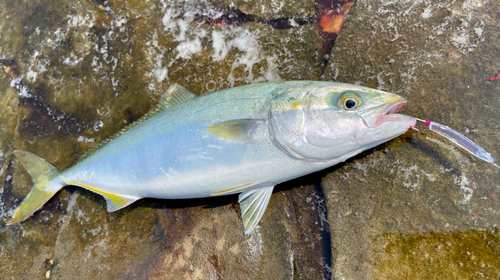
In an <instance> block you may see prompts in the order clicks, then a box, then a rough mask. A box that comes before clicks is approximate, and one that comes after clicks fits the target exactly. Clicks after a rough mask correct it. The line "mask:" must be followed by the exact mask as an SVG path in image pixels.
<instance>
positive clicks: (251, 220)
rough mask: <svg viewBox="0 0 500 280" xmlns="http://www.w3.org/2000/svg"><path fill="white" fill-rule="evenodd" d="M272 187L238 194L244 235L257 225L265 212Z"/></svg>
mask: <svg viewBox="0 0 500 280" xmlns="http://www.w3.org/2000/svg"><path fill="white" fill-rule="evenodd" d="M273 188H274V186H271V187H263V188H258V189H253V190H249V191H246V192H243V193H241V194H240V197H239V200H238V202H239V203H240V209H241V218H242V219H243V225H244V226H245V234H247V233H250V232H251V231H252V230H253V229H254V228H255V227H256V226H257V224H258V223H259V221H260V219H261V218H262V215H264V212H265V211H266V207H267V204H268V203H269V199H270V198H271V194H272V193H273Z"/></svg>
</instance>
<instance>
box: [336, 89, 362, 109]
mask: <svg viewBox="0 0 500 280" xmlns="http://www.w3.org/2000/svg"><path fill="white" fill-rule="evenodd" d="M338 105H339V107H340V108H342V109H344V110H352V109H356V108H358V107H359V106H360V105H361V100H360V99H359V97H358V96H357V95H356V94H354V93H351V92H349V93H343V94H342V95H341V96H340V98H339V103H338Z"/></svg>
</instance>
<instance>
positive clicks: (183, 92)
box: [80, 84, 196, 160]
mask: <svg viewBox="0 0 500 280" xmlns="http://www.w3.org/2000/svg"><path fill="white" fill-rule="evenodd" d="M194 97H196V94H194V93H192V92H191V91H189V90H188V89H187V88H185V87H183V86H181V85H179V84H173V85H171V86H170V87H169V88H168V89H167V91H166V92H165V93H164V94H163V95H162V96H161V98H160V102H158V105H156V106H155V107H153V109H151V110H149V112H147V113H146V114H145V115H144V116H142V117H140V118H139V119H138V120H136V121H135V122H133V123H131V124H130V125H128V126H126V127H124V128H123V129H122V130H120V131H118V132H117V133H115V134H114V135H113V136H111V137H109V138H107V139H106V140H103V141H101V142H99V143H98V144H97V145H95V146H94V147H92V148H91V149H89V150H88V151H87V152H86V153H85V154H84V155H83V156H82V158H81V159H80V160H82V159H84V158H87V157H88V156H90V155H91V154H93V153H94V152H95V151H97V150H98V149H99V148H101V147H102V146H104V145H106V144H107V143H109V142H111V140H113V139H115V138H117V137H119V136H121V135H122V134H123V133H125V132H127V131H128V130H129V129H131V128H133V127H135V126H137V125H138V124H140V123H142V122H144V121H145V120H147V119H149V118H151V117H152V116H154V115H156V114H157V113H158V112H160V111H164V110H167V109H168V108H172V107H174V106H176V105H179V104H182V103H184V102H187V101H188V100H190V99H192V98H194Z"/></svg>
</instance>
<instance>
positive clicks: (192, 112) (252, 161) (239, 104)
mask: <svg viewBox="0 0 500 280" xmlns="http://www.w3.org/2000/svg"><path fill="white" fill-rule="evenodd" d="M405 103H406V100H405V99H403V98H402V97H400V96H397V95H395V94H391V93H387V92H383V91H379V90H375V89H371V88H366V87H362V86H356V85H350V84H342V83H333V82H313V81H289V82H275V83H262V84H254V85H247V86H241V87H235V88H231V89H225V90H220V91H216V92H212V93H208V94H204V95H202V96H196V95H195V94H193V93H192V92H190V91H189V90H187V89H186V88H184V87H182V86H180V85H177V84H174V85H172V86H171V87H170V88H169V89H168V90H167V92H166V93H165V94H164V95H163V96H162V98H161V99H160V102H159V104H158V105H157V106H156V107H155V108H154V109H152V110H151V111H150V112H149V113H148V114H146V115H145V116H144V117H142V118H141V119H139V120H138V121H136V122H135V123H133V124H132V125H130V126H128V127H126V128H125V129H123V130H122V131H120V132H118V133H117V134H116V135H114V136H113V137H111V138H110V139H108V140H106V141H104V142H102V143H100V144H98V145H97V146H96V147H94V148H93V149H91V150H90V151H88V152H87V153H86V154H85V155H83V157H82V159H81V160H80V161H79V162H78V163H77V164H76V165H74V166H73V167H71V168H68V169H66V170H64V171H59V170H57V169H56V168H55V167H54V166H52V165H51V164H49V163H48V162H46V161H45V160H43V159H41V158H39V157H37V156H36V155H34V154H32V153H29V152H26V151H15V152H14V154H15V155H16V157H17V158H18V159H19V161H20V162H21V163H22V165H23V166H24V167H25V168H26V170H27V171H28V173H29V174H30V175H31V177H32V178H33V181H34V186H33V188H32V190H31V192H30V193H29V194H28V196H27V197H26V198H25V199H24V201H23V202H22V203H21V205H20V206H19V207H18V208H17V209H16V211H15V213H14V215H13V217H12V218H11V219H10V220H9V221H8V222H7V224H8V225H12V224H15V223H19V222H21V221H23V220H25V219H26V218H28V217H29V216H31V215H32V214H33V213H34V212H35V211H37V210H38V209H39V208H40V207H41V206H42V205H43V204H45V203H46V202H47V201H48V200H49V199H50V198H51V197H52V196H53V195H54V194H55V193H56V192H57V191H59V190H60V189H61V188H62V187H64V186H66V185H75V186H80V187H82V188H85V189H88V190H90V191H93V192H96V193H98V194H101V195H102V196H104V198H105V199H106V201H107V206H108V207H107V208H108V211H110V212H111V211H116V210H118V209H121V208H123V207H126V206H127V205H130V204H131V203H133V202H134V201H136V200H138V199H141V198H145V197H154V198H164V199H179V198H184V199H185V198H199V197H209V196H218V195H227V194H234V193H241V194H240V195H239V203H240V208H241V215H242V220H243V225H244V227H245V233H249V232H250V231H252V230H253V229H254V228H255V226H256V225H257V223H258V222H259V221H260V219H261V217H262V215H263V214H264V211H265V209H266V207H267V204H268V202H269V199H270V197H271V194H272V191H273V188H274V186H275V185H277V184H279V183H281V182H284V181H288V180H291V179H294V178H297V177H300V176H303V175H305V174H308V173H312V172H315V171H318V170H321V169H324V168H327V167H329V166H332V165H334V164H337V163H339V162H342V161H345V160H346V159H348V158H350V157H352V156H354V155H356V154H359V153H361V152H362V151H364V150H366V149H369V148H371V147H374V146H377V145H379V144H381V143H383V142H386V141H388V140H390V139H392V138H394V137H397V136H398V135H400V134H402V133H404V132H406V131H407V130H409V129H410V128H412V127H413V126H414V125H415V122H416V120H415V119H414V118H412V117H409V116H405V115H400V114H396V112H398V111H399V110H400V109H401V108H402V107H403V106H404V105H405Z"/></svg>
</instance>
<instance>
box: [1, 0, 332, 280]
mask: <svg viewBox="0 0 500 280" xmlns="http://www.w3.org/2000/svg"><path fill="white" fill-rule="evenodd" d="M210 5H212V4H203V3H201V2H200V3H195V4H192V5H191V4H189V3H185V2H163V1H126V2H124V1H76V2H74V3H72V4H71V5H61V4H60V3H55V2H54V3H52V2H50V1H49V2H47V1H34V2H29V3H22V4H21V3H11V2H8V3H0V13H2V17H3V18H7V17H8V18H9V19H10V20H9V21H7V22H6V24H5V25H2V26H0V28H1V32H0V33H2V37H0V41H1V44H0V51H1V56H2V57H8V58H9V59H12V61H15V62H16V63H17V66H18V68H17V72H16V73H14V72H13V71H9V72H8V73H5V75H4V76H3V77H2V79H1V80H0V87H1V89H2V90H1V91H0V92H2V94H3V95H2V99H1V100H2V101H1V102H2V108H4V107H3V106H5V108H7V109H6V110H5V112H4V114H3V115H2V116H0V131H1V133H0V141H1V142H0V144H1V146H0V148H1V149H0V150H1V151H2V154H1V155H0V159H1V160H2V169H1V170H2V171H1V172H0V179H2V181H4V182H5V184H4V185H3V188H2V191H3V192H2V193H0V199H1V203H2V204H1V210H2V212H1V214H2V216H1V217H2V218H4V219H5V218H8V217H10V216H11V214H12V210H13V209H14V208H15V207H16V206H17V205H18V204H19V203H20V202H21V200H22V199H23V198H24V197H25V196H26V195H27V193H28V192H29V190H30V188H31V184H32V183H31V179H30V177H29V175H28V174H27V173H26V172H25V171H24V169H23V167H22V166H21V165H20V164H19V162H18V161H17V160H16V159H15V158H14V157H13V156H12V155H11V153H12V150H14V149H22V150H29V151H31V152H33V153H35V154H37V155H39V156H40V157H42V158H45V159H46V160H47V161H49V162H51V163H52V164H54V165H55V166H57V167H59V168H61V169H66V168H68V167H70V166H72V165H74V164H75V163H76V162H77V161H78V160H79V159H80V157H81V156H82V155H83V154H84V153H85V151H86V150H88V149H89V148H91V147H93V146H94V145H96V144H97V143H98V142H100V141H102V140H104V139H106V138H108V137H110V136H111V135H113V134H114V133H116V132H118V131H119V130H120V129H122V128H123V127H125V126H127V125H129V124H131V123H132V122H133V121H135V120H136V119H138V118H139V117H141V116H142V115H143V114H145V113H146V112H148V111H149V110H150V109H151V108H152V107H154V106H155V105H156V104H157V101H158V99H159V98H160V96H161V95H162V94H163V92H164V91H165V90H166V89H167V88H168V87H169V86H170V85H171V84H173V83H179V84H182V85H184V86H186V87H187V88H189V89H190V90H192V91H193V92H195V93H196V94H203V93H205V92H208V91H213V90H217V89H221V88H228V87H231V86H237V85H242V84H247V83H256V82H264V81H278V80H290V79H311V80H315V79H317V78H318V77H319V75H320V73H321V67H322V53H321V52H322V43H321V34H320V33H319V31H318V30H317V29H316V28H315V27H313V26H307V25H303V26H296V27H294V28H290V29H280V30H277V29H274V28H272V27H271V26H268V25H266V24H263V23H257V22H253V21H248V22H245V21H240V22H238V21H237V22H231V21H228V22H227V23H226V22H223V24H219V23H218V22H217V21H216V19H218V18H219V17H224V16H225V14H224V13H226V12H227V11H228V10H230V9H229V8H228V7H227V5H224V4H223V3H219V2H217V3H213V5H212V6H213V7H215V8H213V9H208V10H204V9H205V8H207V7H208V6H210ZM212 6H210V7H212ZM23 13H26V15H25V16H19V15H24V14H23ZM14 14H15V15H18V16H15V17H14V16H9V15H14ZM281 16H282V15H280V17H281ZM207 18H208V19H207ZM12 73H14V74H15V77H14V76H12V75H11V74H12ZM9 176H10V177H9ZM316 179H317V178H316ZM318 180H319V179H317V180H316V181H314V180H313V181H311V182H305V183H304V184H307V185H308V186H306V187H300V186H301V185H304V184H303V183H301V182H299V183H297V182H296V183H292V185H286V186H285V187H284V188H285V189H284V190H285V191H284V192H283V193H282V192H279V191H277V192H276V193H275V194H273V197H272V199H271V201H270V204H269V208H268V210H267V212H266V214H265V215H264V218H263V220H262V222H261V224H260V226H259V228H257V230H256V231H254V233H252V234H250V235H244V234H243V226H242V223H241V218H240V210H239V206H238V205H237V204H236V201H237V197H236V196H230V197H225V198H217V199H211V200H195V201H180V202H176V201H166V200H149V199H145V200H143V201H139V202H137V203H135V204H134V205H131V206H130V207H127V208H125V209H123V210H120V211H117V212H114V213H108V212H107V210H106V205H105V201H104V199H102V197H100V196H99V195H96V194H93V193H91V192H89V191H86V190H83V189H79V188H77V187H67V188H65V189H64V190H62V191H60V192H59V193H58V194H56V196H55V197H54V198H53V199H51V200H50V201H49V202H48V203H47V204H46V205H45V206H44V207H43V208H42V209H41V210H40V211H38V212H36V213H35V215H34V216H33V217H31V218H29V219H28V220H27V221H25V222H23V223H21V224H19V225H14V226H11V227H5V225H3V226H2V227H1V228H0V242H1V244H2V248H3V250H2V251H1V252H0V261H2V262H3V263H8V266H5V267H3V269H2V270H1V271H0V278H2V279H11V278H14V279H33V278H44V279H75V278H79V279H81V278H83V279H95V278H102V279H173V278H178V279H206V278H207V277H208V278H210V279H249V278H251V279H267V278H272V279H284V278H294V279H323V278H324V277H327V278H329V275H330V274H329V273H330V266H331V265H330V259H329V255H330V252H329V242H330V239H329V238H327V236H328V233H327V232H328V228H327V226H326V218H325V217H326V214H325V211H324V201H323V199H322V196H321V194H319V193H317V190H316V189H317V188H315V187H314V186H312V185H310V184H313V183H317V181H318ZM325 242H326V243H325Z"/></svg>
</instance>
